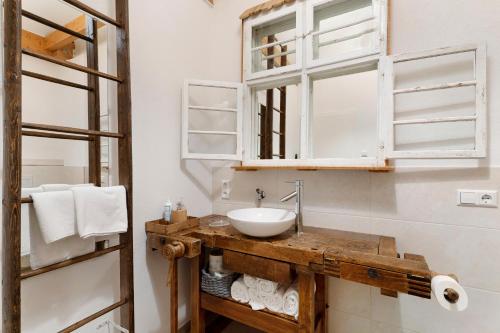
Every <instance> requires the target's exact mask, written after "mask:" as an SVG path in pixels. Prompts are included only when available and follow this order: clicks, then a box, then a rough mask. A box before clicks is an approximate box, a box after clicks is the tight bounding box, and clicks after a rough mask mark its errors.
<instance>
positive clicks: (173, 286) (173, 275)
mask: <svg viewBox="0 0 500 333" xmlns="http://www.w3.org/2000/svg"><path fill="white" fill-rule="evenodd" d="M185 252H186V248H185V246H184V244H183V243H181V242H172V243H171V244H168V245H166V246H164V247H163V250H162V253H163V255H164V256H165V257H167V258H168V260H170V267H169V270H168V280H167V286H169V287H170V332H172V333H177V329H178V327H179V323H178V321H179V319H178V313H177V311H178V310H177V309H178V307H179V301H178V285H177V281H178V279H177V259H179V258H181V257H183V256H184V253H185Z"/></svg>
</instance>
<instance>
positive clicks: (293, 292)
mask: <svg viewBox="0 0 500 333" xmlns="http://www.w3.org/2000/svg"><path fill="white" fill-rule="evenodd" d="M283 300H284V301H283V312H284V313H285V314H286V315H289V316H293V317H295V319H297V318H298V317H299V291H298V289H297V284H292V285H291V286H290V287H288V289H287V290H286V291H285V294H284V296H283Z"/></svg>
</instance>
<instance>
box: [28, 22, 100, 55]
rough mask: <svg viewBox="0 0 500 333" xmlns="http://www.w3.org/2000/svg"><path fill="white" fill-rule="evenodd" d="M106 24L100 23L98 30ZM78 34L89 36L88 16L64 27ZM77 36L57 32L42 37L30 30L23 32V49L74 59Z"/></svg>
mask: <svg viewBox="0 0 500 333" xmlns="http://www.w3.org/2000/svg"><path fill="white" fill-rule="evenodd" d="M103 26H104V23H102V22H100V21H98V22H97V28H98V29H99V28H102V27H103ZM64 27H65V28H67V29H70V30H72V31H74V32H76V33H78V34H82V35H87V23H86V16H85V15H80V16H78V17H77V18H76V19H74V20H73V21H71V22H69V23H67V24H65V25H64ZM77 39H78V38H77V37H76V36H73V35H70V34H67V33H65V32H63V31H60V30H55V31H54V32H51V33H50V34H48V35H47V36H45V37H44V36H40V35H38V34H36V33H33V32H31V31H28V30H23V31H22V47H23V48H24V49H27V50H30V51H34V52H38V53H41V54H44V55H48V56H52V57H55V58H58V59H61V60H69V59H73V57H74V51H75V40H77Z"/></svg>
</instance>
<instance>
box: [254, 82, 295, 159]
mask: <svg viewBox="0 0 500 333" xmlns="http://www.w3.org/2000/svg"><path fill="white" fill-rule="evenodd" d="M256 102H257V112H256V115H257V121H256V123H257V124H258V126H257V128H256V131H257V149H256V151H257V157H258V159H262V160H269V159H298V158H300V89H299V85H298V84H290V85H285V86H280V87H273V88H270V89H266V90H259V91H257V101H256Z"/></svg>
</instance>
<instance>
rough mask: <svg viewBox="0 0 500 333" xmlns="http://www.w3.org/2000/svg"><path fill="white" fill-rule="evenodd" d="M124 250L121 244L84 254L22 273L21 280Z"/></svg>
mask: <svg viewBox="0 0 500 333" xmlns="http://www.w3.org/2000/svg"><path fill="white" fill-rule="evenodd" d="M124 248H125V245H124V244H119V245H115V246H112V247H108V248H107V249H103V250H97V251H94V252H91V253H87V254H84V255H82V256H79V257H75V258H71V259H68V260H64V261H61V262H58V263H56V264H53V265H50V266H46V267H42V268H39V269H34V270H33V269H27V270H25V271H23V272H21V279H22V280H24V279H28V278H31V277H34V276H37V275H40V274H45V273H48V272H52V271H55V270H57V269H60V268H63V267H68V266H71V265H74V264H78V263H81V262H84V261H87V260H90V259H94V258H97V257H100V256H103V255H105V254H108V253H111V252H114V251H118V250H122V249H124Z"/></svg>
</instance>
